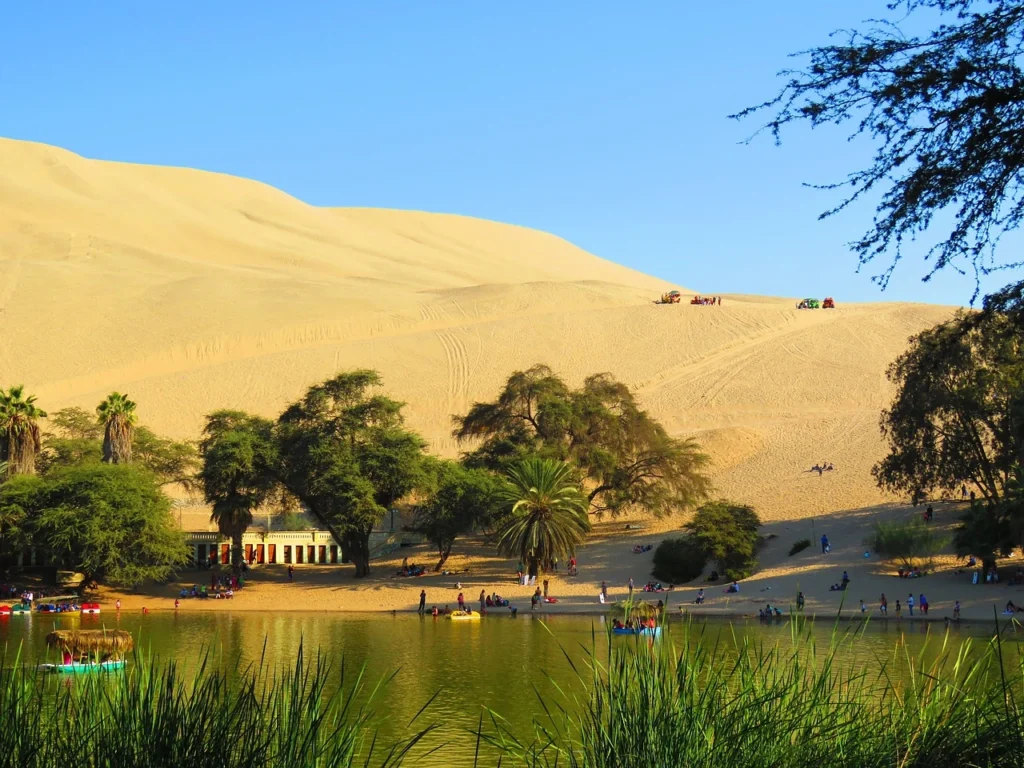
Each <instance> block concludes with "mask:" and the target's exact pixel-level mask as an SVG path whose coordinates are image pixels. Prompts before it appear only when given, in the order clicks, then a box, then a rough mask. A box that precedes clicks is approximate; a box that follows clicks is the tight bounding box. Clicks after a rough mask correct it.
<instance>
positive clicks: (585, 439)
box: [454, 365, 711, 516]
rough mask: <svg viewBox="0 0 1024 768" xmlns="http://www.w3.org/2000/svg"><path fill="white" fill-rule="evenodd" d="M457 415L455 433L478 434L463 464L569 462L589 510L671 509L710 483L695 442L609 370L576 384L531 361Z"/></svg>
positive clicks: (497, 466)
mask: <svg viewBox="0 0 1024 768" xmlns="http://www.w3.org/2000/svg"><path fill="white" fill-rule="evenodd" d="M454 421H455V431H454V435H455V437H456V438H457V439H458V440H459V441H462V442H468V441H473V440H478V441H482V442H481V444H480V445H479V446H478V447H477V448H476V449H475V450H474V451H472V452H470V453H468V454H467V455H466V457H465V461H466V463H467V465H469V466H476V467H487V468H490V469H494V470H497V471H502V470H504V469H505V468H506V467H508V466H510V465H512V464H514V463H515V462H517V461H520V460H522V459H523V458H525V457H527V456H539V457H542V458H550V459H555V460H558V461H565V462H568V463H569V464H570V465H571V466H572V467H573V468H574V469H575V471H576V473H577V475H578V479H579V480H580V482H581V483H582V484H583V486H584V489H585V491H586V493H587V500H588V502H589V505H590V511H591V512H594V513H603V512H608V513H611V514H612V515H615V514H618V513H620V512H623V511H625V510H627V509H630V508H635V509H640V510H643V511H645V512H647V513H649V514H653V515H657V516H661V515H666V514H671V513H673V512H676V511H682V510H684V509H687V508H690V507H693V506H695V505H696V504H698V503H699V502H700V501H701V500H702V499H704V498H706V496H707V494H708V491H709V490H710V487H711V484H710V481H709V479H708V477H707V475H706V474H705V469H706V467H707V464H708V458H707V456H706V455H705V454H703V453H702V452H701V450H700V447H699V446H698V445H697V443H696V442H695V441H693V440H690V439H686V440H681V439H678V438H674V437H671V436H670V435H669V434H668V433H667V432H666V431H665V428H664V427H663V426H661V424H659V423H658V422H657V421H656V420H654V419H653V418H652V417H651V416H650V415H649V414H648V413H647V412H646V411H643V410H641V409H640V407H639V406H638V405H637V402H636V399H635V398H634V396H633V393H632V392H630V391H629V388H628V387H627V386H626V385H625V384H622V383H621V382H618V381H616V380H615V379H614V378H613V377H612V376H611V375H610V374H596V375H594V376H590V377H588V378H587V379H586V381H585V382H584V383H583V386H582V387H581V388H580V389H577V390H573V389H570V388H569V387H568V386H566V384H565V383H564V382H563V381H562V380H561V379H560V378H559V377H557V376H556V375H555V374H554V373H553V372H552V371H551V369H550V368H548V367H547V366H545V365H535V366H533V367H532V368H530V369H529V370H527V371H516V372H515V373H513V374H512V375H511V376H510V377H509V379H508V381H507V382H506V383H505V386H504V387H503V388H502V390H501V392H500V393H499V394H498V397H497V399H496V400H494V401H493V402H489V403H475V404H474V405H473V407H472V408H470V411H469V413H468V414H466V415H465V416H456V417H454Z"/></svg>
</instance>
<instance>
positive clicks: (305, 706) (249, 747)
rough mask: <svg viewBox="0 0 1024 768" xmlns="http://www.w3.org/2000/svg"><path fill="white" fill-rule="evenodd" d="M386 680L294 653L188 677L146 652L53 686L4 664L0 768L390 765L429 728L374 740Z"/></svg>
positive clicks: (209, 667) (50, 680) (203, 668)
mask: <svg viewBox="0 0 1024 768" xmlns="http://www.w3.org/2000/svg"><path fill="white" fill-rule="evenodd" d="M387 682H388V680H382V681H379V682H378V683H376V684H372V685H371V684H369V683H368V682H367V681H366V680H365V679H364V676H363V674H362V672H359V673H358V674H356V676H355V678H354V679H353V678H351V677H349V678H346V675H345V669H344V663H342V665H341V667H340V669H332V666H331V665H330V664H329V663H327V662H326V661H325V659H323V658H322V657H320V656H319V655H318V656H317V657H315V658H314V659H311V660H306V659H305V658H304V656H303V653H302V651H301V650H300V652H299V655H298V659H297V661H296V663H295V666H294V669H288V670H282V671H276V670H273V669H270V668H269V667H268V666H267V665H265V664H264V663H262V662H261V663H259V664H256V665H254V666H253V667H251V668H248V669H245V670H242V671H241V673H239V672H238V671H237V670H231V671H228V665H214V664H212V663H211V660H210V658H209V657H207V659H206V661H204V662H203V663H202V664H201V665H200V666H199V667H198V669H197V671H196V672H195V673H194V674H192V675H188V676H185V675H182V674H181V673H180V672H179V668H178V666H177V665H176V664H175V663H173V662H168V663H161V664H157V663H150V662H149V661H147V660H146V659H145V658H144V657H143V656H142V655H141V654H136V655H135V656H134V657H132V659H131V663H130V667H129V670H128V671H126V672H124V673H117V674H114V673H111V674H107V673H94V674H89V675H78V676H74V677H59V678H54V676H44V675H42V674H40V673H38V672H37V671H36V670H35V669H34V668H33V669H19V667H18V665H17V664H16V663H15V664H14V665H13V666H12V665H10V660H8V662H7V664H5V666H4V669H3V670H2V671H0V766H3V767H4V768H6V766H11V768H14V767H15V766H16V767H17V768H54V767H55V766H75V768H79V767H82V768H100V767H103V768H107V767H109V768H114V767H120V766H126V767H127V766H132V767H133V768H165V767H166V768H193V766H194V767H195V768H211V766H216V767H217V768H257V767H259V768H286V767H287V768H313V767H314V766H315V767H316V768H347V767H348V766H355V765H360V766H380V768H394V767H395V766H399V765H401V764H402V763H403V761H404V760H405V759H406V758H407V757H408V756H409V754H410V751H411V750H412V749H413V748H414V747H415V746H416V745H417V744H419V743H420V742H421V740H422V739H423V738H424V737H425V736H426V735H427V734H428V733H429V732H430V731H431V730H432V726H426V727H423V728H420V729H419V730H417V731H415V732H414V733H412V735H410V736H408V737H407V738H403V740H401V741H400V742H397V743H393V744H389V745H382V744H380V743H378V741H377V739H376V735H375V734H376V731H375V729H374V727H373V723H374V720H375V713H374V709H373V706H374V704H376V703H379V702H380V696H381V693H382V691H383V690H384V688H385V687H386V685H387ZM415 728H416V722H415V721H414V722H412V723H410V724H409V730H413V729H415ZM423 752H424V753H426V754H429V751H427V750H423Z"/></svg>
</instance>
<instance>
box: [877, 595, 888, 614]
mask: <svg viewBox="0 0 1024 768" xmlns="http://www.w3.org/2000/svg"><path fill="white" fill-rule="evenodd" d="M878 611H879V613H881V614H882V615H883V616H888V615H889V601H888V600H886V599H885V592H883V593H882V597H881V598H879V600H878Z"/></svg>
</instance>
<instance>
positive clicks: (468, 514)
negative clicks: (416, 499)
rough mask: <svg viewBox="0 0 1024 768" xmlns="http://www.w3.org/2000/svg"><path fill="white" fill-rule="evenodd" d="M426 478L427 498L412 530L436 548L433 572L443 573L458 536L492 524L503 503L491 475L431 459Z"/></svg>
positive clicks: (428, 462) (427, 462)
mask: <svg viewBox="0 0 1024 768" xmlns="http://www.w3.org/2000/svg"><path fill="white" fill-rule="evenodd" d="M425 475H426V476H427V479H426V485H427V486H428V488H426V489H425V490H426V494H427V495H426V498H425V499H424V501H423V502H422V503H421V504H419V505H418V506H417V507H416V513H415V517H414V519H413V524H412V525H411V526H410V527H409V529H410V530H411V531H413V532H415V533H419V534H422V535H423V536H425V537H426V538H427V541H429V542H430V543H431V544H433V545H434V546H435V547H436V548H437V554H438V562H437V566H436V567H435V568H434V570H435V571H440V570H441V568H443V567H444V564H445V561H447V560H448V557H449V555H451V551H452V546H453V545H454V544H455V540H456V539H457V538H458V537H459V536H462V535H463V534H466V533H469V532H470V531H472V530H474V529H475V528H477V527H479V526H481V525H484V524H486V523H488V522H490V521H491V520H493V518H494V516H495V515H496V513H497V511H498V505H499V503H500V498H499V494H498V492H499V490H500V483H499V481H498V479H497V478H496V477H495V476H494V475H493V474H491V473H490V472H487V471H485V470H481V469H468V468H466V467H464V466H462V465H461V464H459V463H458V462H454V461H447V460H444V459H433V458H428V459H427V460H426V461H425Z"/></svg>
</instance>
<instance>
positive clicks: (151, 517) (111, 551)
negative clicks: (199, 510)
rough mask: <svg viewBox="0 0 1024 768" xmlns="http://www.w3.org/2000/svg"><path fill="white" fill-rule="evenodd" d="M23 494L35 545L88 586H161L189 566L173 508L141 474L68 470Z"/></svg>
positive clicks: (129, 468) (102, 467)
mask: <svg viewBox="0 0 1024 768" xmlns="http://www.w3.org/2000/svg"><path fill="white" fill-rule="evenodd" d="M8 485H9V484H5V485H4V488H3V490H4V492H5V494H6V491H7V487H8ZM15 490H16V491H17V490H18V488H17V487H16V488H15ZM21 490H22V494H23V495H22V497H21V500H20V502H19V503H20V505H21V507H22V509H23V510H25V511H26V513H27V514H28V516H29V523H28V524H29V525H30V530H31V538H32V542H33V543H34V544H35V545H36V546H40V547H42V548H43V549H44V550H45V551H46V552H48V553H49V556H50V557H51V558H52V559H54V560H55V561H56V562H57V563H58V564H59V565H61V566H63V567H65V568H69V569H72V570H77V571H81V572H82V573H84V574H85V577H86V582H87V583H90V584H91V583H94V582H98V581H102V582H104V583H108V584H114V585H117V586H125V587H132V586H136V585H138V584H141V583H143V582H144V581H147V580H151V579H152V580H164V579H166V578H168V577H169V576H170V575H171V574H172V573H173V572H174V569H175V568H176V567H178V566H180V565H183V564H185V563H187V562H188V561H189V560H191V557H190V554H189V550H188V546H187V544H186V542H185V537H184V534H183V533H181V531H179V530H178V528H177V526H176V525H175V523H174V519H173V517H172V515H171V512H170V508H171V504H170V501H169V500H168V498H167V497H166V496H165V495H164V494H163V492H161V490H160V488H159V485H158V483H157V479H156V478H155V477H154V476H153V474H152V473H151V472H149V471H148V470H146V469H145V468H143V467H138V466H135V465H130V464H92V465H84V466H78V467H66V468H61V469H57V470H54V471H53V472H52V473H51V474H50V475H48V476H46V477H43V478H39V479H37V480H36V481H35V482H34V483H33V485H31V486H27V485H26V486H22V488H21Z"/></svg>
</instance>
